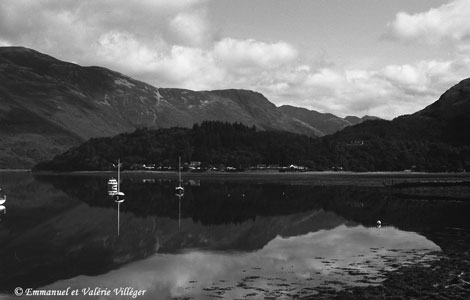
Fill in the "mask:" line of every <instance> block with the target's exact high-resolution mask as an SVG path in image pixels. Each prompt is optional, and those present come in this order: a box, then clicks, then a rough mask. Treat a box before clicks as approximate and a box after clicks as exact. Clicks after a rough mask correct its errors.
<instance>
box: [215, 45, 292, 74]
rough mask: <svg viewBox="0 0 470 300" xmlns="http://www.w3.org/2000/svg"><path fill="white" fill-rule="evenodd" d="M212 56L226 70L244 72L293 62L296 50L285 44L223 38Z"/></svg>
mask: <svg viewBox="0 0 470 300" xmlns="http://www.w3.org/2000/svg"><path fill="white" fill-rule="evenodd" d="M214 55H215V57H216V58H217V59H218V60H219V61H220V63H221V64H224V65H225V66H227V67H228V68H231V69H238V70H245V69H252V68H256V67H262V68H275V67H278V66H281V65H283V64H285V63H289V62H291V61H293V60H294V59H295V58H296V57H297V50H296V49H295V48H294V47H292V46H291V45H289V44H288V43H285V42H277V43H265V42H260V41H256V40H253V39H248V40H237V39H232V38H225V39H223V40H221V41H219V42H217V43H216V44H215V47H214Z"/></svg>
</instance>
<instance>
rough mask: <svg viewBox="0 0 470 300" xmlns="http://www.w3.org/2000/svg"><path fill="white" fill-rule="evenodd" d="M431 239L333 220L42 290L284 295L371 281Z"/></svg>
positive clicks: (415, 256)
mask: <svg viewBox="0 0 470 300" xmlns="http://www.w3.org/2000/svg"><path fill="white" fill-rule="evenodd" d="M435 250H440V249H439V247H438V246H437V245H436V244H434V243H433V242H431V241H429V240H427V239H426V238H425V237H423V236H421V235H419V234H417V233H414V232H406V231H401V230H398V229H396V228H393V227H384V228H381V229H377V228H375V227H374V228H367V227H363V226H355V227H346V226H344V225H341V226H338V227H336V228H334V229H331V230H320V231H317V232H311V233H308V234H305V235H302V236H295V237H289V238H282V237H279V236H278V237H276V238H275V239H273V240H272V241H270V242H269V243H268V244H267V245H266V246H265V247H264V248H262V249H261V250H258V251H255V252H250V253H246V252H227V251H224V252H221V251H220V252H215V251H201V250H188V251H186V252H184V253H179V254H158V253H157V254H155V255H153V256H151V257H149V258H147V259H145V260H141V261H138V262H134V263H131V264H128V265H126V266H124V267H122V268H120V269H118V270H114V271H111V272H109V273H107V274H103V275H99V276H94V277H91V276H78V277H75V278H72V279H68V280H63V281H59V282H56V283H54V284H52V285H50V286H48V287H47V288H64V287H65V288H66V287H68V286H71V287H72V288H74V287H75V288H83V287H92V288H93V287H102V288H109V289H114V288H116V287H127V286H130V287H133V288H134V289H145V290H147V292H146V294H145V296H143V297H139V299H154V298H155V297H157V298H168V297H183V296H189V297H193V298H195V299H205V298H208V297H210V296H222V297H224V298H229V299H232V298H236V297H243V296H246V295H249V298H253V299H256V298H264V297H265V296H273V297H276V298H279V297H281V298H282V297H283V296H286V295H290V294H294V293H310V294H311V293H315V291H314V290H313V289H315V287H318V286H320V285H325V284H328V285H329V286H332V287H335V288H339V287H341V286H342V285H345V284H366V282H368V283H374V282H375V283H377V282H380V280H381V278H382V277H381V275H380V273H381V272H382V271H384V270H391V269H394V268H397V267H399V266H401V265H402V264H405V263H413V262H416V261H417V260H423V259H431V258H432V256H431V255H427V253H429V252H430V251H435Z"/></svg>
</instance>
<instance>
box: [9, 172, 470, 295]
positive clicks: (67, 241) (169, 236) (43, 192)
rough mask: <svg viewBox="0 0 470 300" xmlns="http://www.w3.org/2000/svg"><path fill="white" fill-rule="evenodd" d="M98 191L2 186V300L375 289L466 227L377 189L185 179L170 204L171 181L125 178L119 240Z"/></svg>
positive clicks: (97, 182) (112, 214)
mask: <svg viewBox="0 0 470 300" xmlns="http://www.w3.org/2000/svg"><path fill="white" fill-rule="evenodd" d="M351 176H353V175H351ZM106 182H107V176H103V175H98V174H90V175H80V176H71V175H61V176H44V175H43V176H33V175H32V174H30V173H7V172H2V173H0V186H1V187H2V188H3V189H4V190H6V191H7V192H8V201H7V203H6V204H5V205H4V206H5V207H6V214H3V212H0V295H3V296H0V297H10V296H9V295H12V293H13V290H14V289H15V288H16V287H22V288H24V289H26V288H34V289H49V290H50V289H54V290H61V289H66V288H68V287H70V289H71V290H73V289H79V296H78V297H74V298H75V299H77V298H84V299H89V297H90V296H85V295H83V291H82V289H83V288H87V287H90V288H91V289H94V288H95V287H98V288H100V289H101V290H102V291H106V290H109V291H111V296H110V297H101V298H100V299H106V298H109V299H112V298H116V297H115V295H114V289H116V288H120V287H131V288H133V289H134V290H145V291H146V292H145V294H144V295H141V296H139V297H137V299H172V298H177V299H188V298H189V299H212V298H213V297H218V298H226V299H235V298H247V299H264V298H266V297H268V298H272V299H278V298H290V297H291V296H293V295H310V294H315V293H317V292H318V291H321V290H322V289H327V288H332V289H341V288H343V287H345V286H351V285H369V284H380V282H381V281H382V280H383V279H384V276H385V275H386V273H387V272H388V271H391V270H394V269H397V268H398V267H400V266H403V265H405V264H414V263H417V262H419V261H428V260H432V259H435V253H436V252H438V251H440V250H441V247H442V246H443V245H442V244H441V243H442V241H441V240H439V242H438V241H433V236H434V234H435V233H436V232H439V231H440V230H442V229H448V228H459V230H469V227H470V224H469V223H470V222H469V221H467V219H468V218H467V216H468V214H469V212H470V205H469V204H468V202H465V201H460V200H452V201H442V200H426V199H425V197H423V196H422V195H421V196H420V197H418V198H417V199H414V198H406V197H403V195H395V194H394V193H391V192H390V190H389V189H387V188H383V187H377V186H375V187H367V186H351V185H340V186H336V185H326V186H323V185H310V184H309V185H305V184H302V185H298V184H292V182H291V181H285V182H284V183H283V182H276V183H272V182H269V181H263V182H262V183H259V182H254V181H252V180H246V181H243V180H237V181H230V180H227V181H225V180H220V179H218V180H209V179H201V180H197V179H192V180H186V181H185V189H186V193H185V196H184V198H183V199H181V201H179V200H178V198H176V197H175V196H174V188H175V186H176V184H177V182H176V181H174V180H168V179H161V178H160V179H159V178H158V177H154V178H143V177H142V176H133V175H129V174H126V175H125V176H124V180H123V183H122V190H123V191H125V192H126V202H124V203H123V204H122V205H121V213H120V235H119V236H118V235H117V207H116V204H115V203H114V202H113V201H112V200H111V199H108V198H107V196H106ZM379 219H380V220H381V221H382V223H383V224H384V226H382V228H376V226H375V224H376V221H377V220H379ZM444 246H445V245H444ZM11 297H13V296H11ZM34 298H38V297H34ZM56 298H57V297H56ZM96 298H98V297H96ZM121 298H122V299H132V296H131V295H128V296H122V297H121Z"/></svg>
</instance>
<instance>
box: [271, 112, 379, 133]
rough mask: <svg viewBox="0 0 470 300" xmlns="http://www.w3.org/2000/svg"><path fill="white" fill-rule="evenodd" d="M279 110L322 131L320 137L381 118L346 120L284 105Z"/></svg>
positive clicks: (367, 117) (368, 117)
mask: <svg viewBox="0 0 470 300" xmlns="http://www.w3.org/2000/svg"><path fill="white" fill-rule="evenodd" d="M279 110H280V111H281V112H282V113H283V114H285V115H286V116H289V117H290V118H292V119H295V120H299V121H300V122H303V123H305V124H308V125H309V126H311V127H313V128H316V129H318V130H319V131H320V136H324V135H329V134H333V133H335V132H338V131H340V130H342V129H344V128H345V127H347V126H351V125H356V124H360V123H362V122H364V121H367V120H377V119H379V118H377V117H372V116H364V117H362V118H359V117H355V116H347V117H345V118H340V117H337V116H335V115H333V114H330V113H320V112H317V111H315V110H308V109H306V108H302V107H295V106H291V105H282V106H280V107H279Z"/></svg>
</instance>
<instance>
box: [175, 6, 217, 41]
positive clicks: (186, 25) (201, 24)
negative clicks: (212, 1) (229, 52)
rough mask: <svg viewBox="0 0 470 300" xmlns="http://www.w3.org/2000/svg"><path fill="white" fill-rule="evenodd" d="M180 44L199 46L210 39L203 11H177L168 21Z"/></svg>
mask: <svg viewBox="0 0 470 300" xmlns="http://www.w3.org/2000/svg"><path fill="white" fill-rule="evenodd" d="M170 27H171V29H172V30H173V31H174V32H175V34H176V36H177V37H178V43H179V44H180V45H190V46H200V45H204V44H205V43H207V42H208V41H210V39H211V32H210V30H209V25H208V24H207V22H206V16H205V13H204V12H201V11H197V12H191V13H188V12H182V13H178V14H177V15H176V16H175V17H174V18H173V19H172V20H171V22H170Z"/></svg>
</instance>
